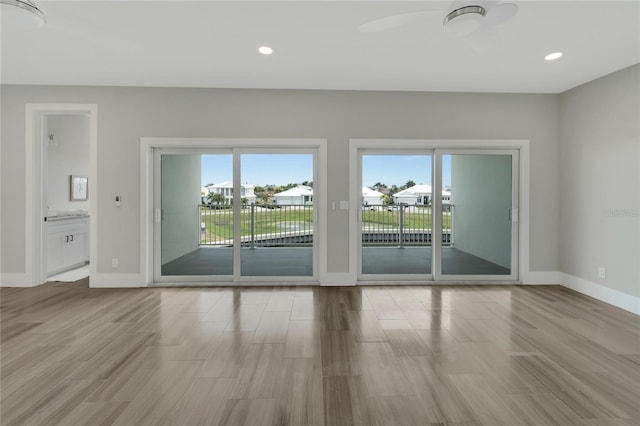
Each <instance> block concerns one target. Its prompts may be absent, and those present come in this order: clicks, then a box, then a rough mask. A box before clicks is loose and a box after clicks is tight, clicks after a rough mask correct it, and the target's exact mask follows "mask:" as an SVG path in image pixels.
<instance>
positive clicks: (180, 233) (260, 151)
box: [143, 138, 326, 285]
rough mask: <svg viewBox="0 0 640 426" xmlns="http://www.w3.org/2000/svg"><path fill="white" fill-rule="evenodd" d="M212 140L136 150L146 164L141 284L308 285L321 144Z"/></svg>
mask: <svg viewBox="0 0 640 426" xmlns="http://www.w3.org/2000/svg"><path fill="white" fill-rule="evenodd" d="M261 141H262V143H261ZM220 142H221V141H220V140H216V139H212V140H204V141H203V140H194V141H193V143H194V146H192V147H189V146H184V145H183V146H181V147H175V145H173V144H172V143H171V140H170V139H167V140H158V139H155V138H154V139H153V140H149V141H148V142H147V143H146V144H143V145H147V146H146V147H143V151H145V150H146V151H151V152H152V158H153V161H152V164H151V169H152V170H153V178H152V179H151V180H150V183H151V184H152V186H153V196H152V198H151V199H150V200H149V202H150V205H151V206H152V209H153V225H152V227H151V228H150V229H149V231H150V234H148V237H150V240H151V241H152V247H153V250H152V258H151V259H150V260H151V263H152V265H153V266H152V271H151V278H150V280H149V281H150V283H158V284H159V285H168V284H172V283H175V284H178V283H179V284H180V285H189V284H193V285H203V284H216V283H217V284H228V283H232V284H234V285H235V284H244V285H256V284H260V283H261V282H265V283H273V282H291V283H297V282H300V283H306V284H309V283H311V284H313V283H318V282H319V279H320V278H319V277H320V270H321V266H320V265H321V264H324V263H326V258H325V256H324V255H323V254H321V253H322V251H321V250H320V247H322V246H323V245H324V244H326V243H325V241H324V237H323V236H322V234H320V236H319V234H318V230H319V229H321V228H322V221H321V220H320V215H319V213H318V211H319V209H320V208H325V207H324V203H325V202H324V198H325V195H324V191H323V189H322V188H323V185H324V182H323V179H322V174H321V173H320V172H319V168H320V167H319V165H320V163H321V162H322V160H321V157H323V155H326V154H325V149H324V145H323V144H322V143H321V141H316V140H302V141H298V142H300V143H299V144H296V140H285V141H280V143H279V144H274V145H272V146H269V143H273V141H272V140H255V141H252V140H233V139H231V140H226V141H225V142H226V143H220ZM167 145H173V146H167ZM283 145H285V146H283ZM212 146H215V148H213V147H212ZM143 155H144V153H143Z"/></svg>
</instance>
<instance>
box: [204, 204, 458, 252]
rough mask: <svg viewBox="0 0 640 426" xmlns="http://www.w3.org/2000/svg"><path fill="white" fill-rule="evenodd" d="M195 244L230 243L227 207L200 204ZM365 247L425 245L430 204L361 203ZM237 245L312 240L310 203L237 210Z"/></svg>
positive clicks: (446, 211) (447, 241) (449, 225)
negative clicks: (239, 211) (238, 226)
mask: <svg viewBox="0 0 640 426" xmlns="http://www.w3.org/2000/svg"><path fill="white" fill-rule="evenodd" d="M198 210H199V215H200V245H205V246H231V245H233V210H232V209H231V208H230V206H217V207H216V206H214V207H207V206H199V207H198ZM361 219H362V228H361V231H362V244H363V245H364V246H399V247H405V246H425V245H431V243H432V238H433V232H432V229H433V210H432V208H431V206H408V205H391V206H382V205H380V206H370V205H365V206H363V207H362V218H361ZM240 229H241V231H240V234H241V246H242V247H252V248H253V247H308V246H311V245H312V244H313V206H309V205H287V206H275V205H264V206H260V205H249V206H243V208H242V210H241V213H240ZM452 243H453V206H452V205H449V204H445V205H443V206H442V244H443V245H451V244H452Z"/></svg>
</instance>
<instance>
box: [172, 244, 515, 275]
mask: <svg viewBox="0 0 640 426" xmlns="http://www.w3.org/2000/svg"><path fill="white" fill-rule="evenodd" d="M362 257H363V258H362V264H363V272H364V273H365V274H424V275H427V274H431V247H405V248H402V249H400V248H397V247H365V248H364V252H363V256H362ZM442 258H443V267H442V269H443V273H444V274H446V275H508V274H509V270H508V269H507V268H504V267H502V266H500V265H496V264H495V263H492V262H489V261H487V260H484V259H481V258H479V257H476V256H473V255H471V254H469V253H465V252H463V251H460V250H457V249H455V248H453V247H443V250H442ZM232 259H233V250H232V248H231V247H222V248H212V247H202V248H199V249H197V250H195V251H193V252H191V253H188V254H186V255H184V256H182V257H179V258H178V259H175V260H173V261H171V262H168V263H167V264H165V265H163V266H162V274H163V275H165V276H172V275H177V276H185V275H232V274H233V261H232ZM312 265H313V258H312V250H311V248H310V247H273V248H272V247H263V248H256V249H248V248H246V249H245V248H243V249H242V251H241V275H243V276H310V275H312V273H313V271H312V267H313V266H312Z"/></svg>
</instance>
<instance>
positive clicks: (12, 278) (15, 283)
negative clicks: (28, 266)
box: [0, 273, 35, 287]
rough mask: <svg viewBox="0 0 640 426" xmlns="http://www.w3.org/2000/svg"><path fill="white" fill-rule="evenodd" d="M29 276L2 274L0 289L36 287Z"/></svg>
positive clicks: (0, 276)
mask: <svg viewBox="0 0 640 426" xmlns="http://www.w3.org/2000/svg"><path fill="white" fill-rule="evenodd" d="M30 278H31V277H29V276H28V275H27V274H24V273H23V274H7V273H4V274H1V275H0V287H35V285H34V284H33V283H32V282H31V279H30Z"/></svg>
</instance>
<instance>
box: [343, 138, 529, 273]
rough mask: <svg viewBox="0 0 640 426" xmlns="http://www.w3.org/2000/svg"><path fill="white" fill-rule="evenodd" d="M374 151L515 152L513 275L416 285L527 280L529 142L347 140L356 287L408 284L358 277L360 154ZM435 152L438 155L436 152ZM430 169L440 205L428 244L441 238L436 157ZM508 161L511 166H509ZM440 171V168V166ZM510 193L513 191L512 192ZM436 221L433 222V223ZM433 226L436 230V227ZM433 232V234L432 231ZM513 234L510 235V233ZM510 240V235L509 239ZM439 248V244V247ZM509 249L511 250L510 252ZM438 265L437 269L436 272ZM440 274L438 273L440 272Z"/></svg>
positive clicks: (351, 254) (351, 250) (351, 251)
mask: <svg viewBox="0 0 640 426" xmlns="http://www.w3.org/2000/svg"><path fill="white" fill-rule="evenodd" d="M375 150H381V151H386V152H394V153H402V152H403V150H404V152H410V151H411V150H414V151H422V152H426V151H429V150H433V151H434V152H444V151H450V150H479V151H483V152H488V151H485V150H515V151H517V153H518V155H517V161H516V163H517V164H516V166H517V170H518V172H519V176H518V177H519V179H518V182H517V185H516V186H517V188H516V189H517V198H513V199H512V202H514V201H515V200H517V205H518V212H517V213H518V223H517V224H516V229H517V242H516V247H517V253H518V254H517V257H516V259H515V261H514V264H513V265H512V268H513V267H514V266H515V267H516V268H517V269H516V271H517V272H516V273H515V274H513V275H512V276H509V277H508V278H506V279H505V276H497V278H496V279H493V276H479V275H478V276H476V275H470V276H446V277H442V278H441V274H440V275H439V276H437V277H436V276H435V275H434V280H433V281H427V280H426V279H424V278H423V279H422V280H420V281H418V282H417V283H420V284H466V283H472V284H500V283H501V284H513V283H521V282H522V281H524V280H526V279H527V276H528V274H530V273H531V272H530V270H529V268H530V266H529V216H530V213H529V191H530V188H529V186H530V183H529V174H530V166H529V161H530V160H529V157H530V148H529V141H528V140H524V139H350V140H349V194H350V199H351V201H350V215H349V229H350V233H349V270H350V273H351V276H352V277H353V280H354V281H355V282H356V284H357V285H369V284H384V285H389V284H391V283H393V282H401V283H405V284H407V283H411V281H406V280H403V278H402V276H400V275H393V276H390V277H389V279H388V280H387V279H386V278H387V277H384V278H385V279H384V280H382V279H380V280H378V279H376V280H370V277H367V276H364V277H361V273H360V272H361V261H360V259H359V256H360V254H359V253H358V251H359V250H360V245H361V243H360V233H361V230H360V219H359V214H360V212H361V210H360V208H359V207H358V204H359V203H360V200H361V198H362V195H361V191H362V187H361V185H359V184H360V182H361V160H360V158H361V151H369V152H375ZM436 150H438V151H436ZM433 159H434V160H433V161H434V167H433V168H432V173H433V177H432V182H433V188H434V194H433V196H432V197H433V199H436V200H438V201H437V202H438V203H439V204H440V205H439V208H438V211H436V210H435V208H434V213H433V215H434V217H433V228H434V231H433V232H434V234H433V237H432V241H438V238H442V237H441V234H439V236H438V235H436V232H438V233H440V232H441V230H440V221H441V217H438V215H439V214H441V211H442V200H441V196H442V188H441V187H439V186H438V185H440V186H441V185H442V182H441V177H437V179H436V164H435V162H436V161H437V155H434V157H433ZM513 164H514V163H513V158H512V165H513ZM439 167H440V168H441V167H442V165H441V164H440V165H439ZM512 190H513V188H512ZM436 221H437V222H436ZM436 225H437V226H436ZM436 228H437V230H436ZM512 234H513V233H512ZM512 239H513V235H512ZM439 244H440V245H441V244H442V243H441V242H440V243H439ZM513 248H514V247H513V245H512V249H513ZM432 250H433V252H434V255H435V251H436V248H435V247H434V246H432ZM434 261H435V259H434V256H433V255H432V262H434ZM435 267H436V265H435V263H432V273H435V272H436V270H435ZM439 267H440V265H438V268H439ZM440 271H441V270H438V272H440Z"/></svg>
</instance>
